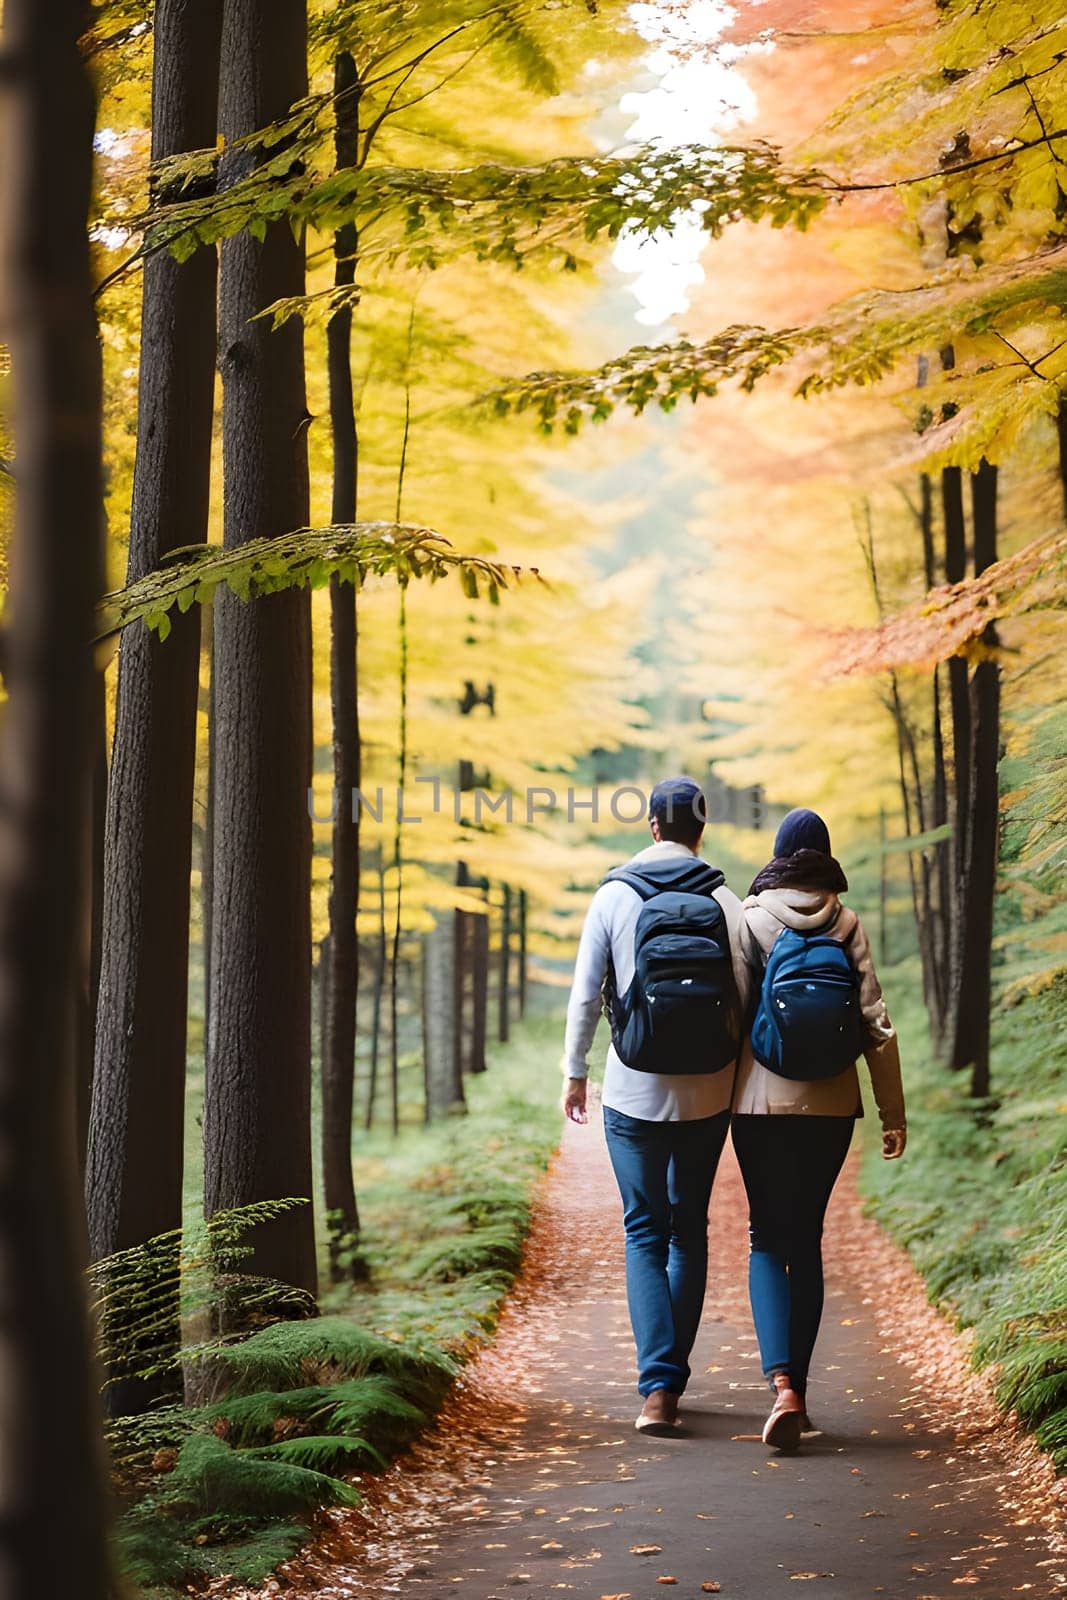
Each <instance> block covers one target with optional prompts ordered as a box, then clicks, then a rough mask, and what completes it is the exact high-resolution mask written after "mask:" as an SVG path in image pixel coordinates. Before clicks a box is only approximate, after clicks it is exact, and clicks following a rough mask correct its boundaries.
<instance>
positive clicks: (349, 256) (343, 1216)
mask: <svg viewBox="0 0 1067 1600" xmlns="http://www.w3.org/2000/svg"><path fill="white" fill-rule="evenodd" d="M333 86H334V95H335V97H336V98H335V108H336V109H335V116H336V119H337V121H336V132H335V138H334V147H335V151H336V165H337V169H338V171H340V170H342V169H343V168H346V167H354V166H355V165H356V162H357V160H358V156H359V77H358V74H357V71H356V64H355V62H354V61H353V59H352V57H351V56H350V55H349V54H348V52H347V51H344V52H342V54H341V55H339V56H338V58H337V63H336V66H335V68H334V80H333ZM358 243H359V241H358V238H357V235H356V229H355V225H354V224H352V223H348V224H346V225H345V226H344V227H343V228H341V229H339V230H338V232H337V234H336V235H335V238H334V253H335V255H336V258H337V262H336V266H335V268H334V283H336V284H338V285H341V286H346V285H350V284H353V283H354V282H355V277H356V250H357V246H358ZM326 338H327V364H328V370H329V382H330V426H331V429H332V434H333V508H332V520H333V521H334V522H335V523H344V522H354V521H355V520H356V486H357V481H358V451H359V441H358V438H357V434H356V408H355V401H354V398H353V393H352V309H351V307H350V306H345V307H343V308H342V309H341V310H340V311H338V312H336V313H335V315H334V316H333V317H331V318H330V323H329V326H328V328H327V331H326ZM330 628H331V633H330V698H331V707H332V716H333V840H332V876H331V880H330V937H329V942H328V944H327V946H326V950H327V957H326V981H325V986H324V995H323V999H324V1007H325V1027H324V1029H323V1041H322V1174H323V1187H324V1190H325V1198H326V1219H327V1227H328V1229H329V1234H330V1275H331V1277H332V1278H333V1279H334V1281H335V1282H337V1281H339V1280H340V1279H341V1278H342V1277H346V1276H348V1277H354V1278H360V1277H365V1276H366V1265H365V1263H364V1262H363V1260H362V1257H361V1256H360V1254H359V1251H358V1249H357V1243H358V1239H359V1208H358V1206H357V1203H356V1188H355V1182H354V1180H353V1176H352V1100H353V1092H354V1085H355V1070H356V998H357V993H358V986H359V944H358V941H357V937H356V914H357V912H358V909H359V818H360V807H359V806H358V805H353V795H354V793H355V791H356V790H357V789H358V788H359V783H360V768H361V759H360V757H361V750H360V732H359V697H358V682H357V671H356V652H357V643H358V641H357V632H356V591H355V587H354V586H353V585H352V584H350V583H342V582H341V581H340V580H339V579H338V578H336V577H335V578H333V579H331V581H330Z"/></svg>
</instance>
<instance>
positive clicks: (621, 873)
mask: <svg viewBox="0 0 1067 1600" xmlns="http://www.w3.org/2000/svg"><path fill="white" fill-rule="evenodd" d="M603 882H604V883H625V884H626V886H627V888H628V889H632V890H633V891H634V893H635V894H638V895H640V897H641V899H642V900H651V899H653V897H654V896H655V895H657V894H662V892H663V888H664V885H663V884H661V883H652V882H650V880H649V879H648V878H645V877H643V876H642V874H641V873H640V872H638V871H637V869H636V868H635V867H613V868H612V869H611V871H610V872H609V873H608V875H607V877H606V878H604V880H603ZM602 886H603V885H602Z"/></svg>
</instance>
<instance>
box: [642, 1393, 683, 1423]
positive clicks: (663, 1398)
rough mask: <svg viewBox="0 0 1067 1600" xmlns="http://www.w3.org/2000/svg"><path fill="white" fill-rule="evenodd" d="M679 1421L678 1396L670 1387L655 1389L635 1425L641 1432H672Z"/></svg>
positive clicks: (647, 1398)
mask: <svg viewBox="0 0 1067 1600" xmlns="http://www.w3.org/2000/svg"><path fill="white" fill-rule="evenodd" d="M677 1422H678V1396H677V1395H676V1394H674V1393H672V1391H671V1390H670V1389H653V1391H652V1393H651V1394H650V1395H647V1396H646V1397H645V1403H644V1405H643V1406H642V1407H641V1415H640V1416H639V1417H638V1419H637V1421H636V1422H635V1423H634V1427H635V1428H636V1429H637V1431H638V1432H639V1433H672V1432H673V1431H674V1428H675V1427H676V1425H677Z"/></svg>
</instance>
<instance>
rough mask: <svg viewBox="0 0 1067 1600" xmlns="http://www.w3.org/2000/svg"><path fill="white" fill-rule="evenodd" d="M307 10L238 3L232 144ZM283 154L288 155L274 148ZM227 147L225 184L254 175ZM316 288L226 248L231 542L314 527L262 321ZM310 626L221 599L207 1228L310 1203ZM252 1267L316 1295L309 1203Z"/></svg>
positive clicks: (264, 96) (275, 235)
mask: <svg viewBox="0 0 1067 1600" xmlns="http://www.w3.org/2000/svg"><path fill="white" fill-rule="evenodd" d="M306 51H307V16H306V7H305V3H304V0H269V3H268V0H225V5H224V11H223V32H222V70H221V83H220V125H221V132H222V134H223V137H224V139H225V141H226V144H227V145H230V144H232V142H233V141H234V140H237V139H240V138H241V137H243V136H245V135H248V134H250V133H252V132H254V131H255V130H256V129H259V128H262V127H265V126H266V125H267V124H269V123H271V122H273V121H275V120H276V119H278V118H280V117H282V116H284V115H285V113H286V112H287V111H288V110H289V108H290V106H292V105H293V103H294V102H295V101H297V100H299V99H301V98H302V97H303V96H304V95H305V94H306V92H307V70H306ZM274 154H275V155H276V154H277V152H276V150H275V152H274ZM255 159H256V157H255V154H254V153H250V152H248V151H236V152H235V151H232V150H230V151H228V152H227V151H226V150H224V153H223V158H222V162H221V167H220V183H221V184H222V186H223V187H225V186H226V185H227V184H229V183H231V182H233V181H235V180H236V179H237V178H238V177H240V176H241V175H242V174H243V173H244V172H245V171H247V170H248V163H249V162H250V161H253V160H255ZM303 287H304V252H303V245H302V243H298V242H297V241H296V240H294V238H293V235H292V232H291V230H290V228H289V225H288V223H287V222H280V223H276V224H273V225H272V226H271V227H270V228H269V229H268V231H267V235H266V237H265V239H264V240H263V241H262V242H260V241H258V240H256V239H254V238H253V237H252V236H251V235H250V234H249V233H247V232H245V233H241V234H239V235H237V236H236V237H235V238H233V239H229V240H227V241H226V242H225V243H224V244H223V246H222V249H221V256H220V275H219V365H220V368H221V371H222V383H223V473H224V484H225V522H224V530H223V534H224V542H225V544H226V546H227V548H233V547H235V546H239V545H241V544H243V543H245V542H246V541H247V540H249V539H251V538H254V537H256V536H258V535H262V534H275V533H282V532H285V531H286V530H289V529H292V528H299V527H301V526H304V525H305V524H306V522H307V516H308V469H307V439H306V435H307V424H308V420H309V419H308V414H307V403H306V398H305V389H304V355H303V331H302V326H301V323H300V321H299V319H298V318H294V319H292V320H291V321H289V322H288V323H286V324H285V325H284V327H282V328H281V329H279V330H278V331H277V332H273V331H271V325H270V322H269V320H263V319H260V320H255V321H253V320H251V319H253V318H254V317H255V316H256V313H257V312H259V311H262V310H263V309H264V307H266V306H268V305H270V304H271V302H272V301H274V300H277V299H280V298H282V297H284V296H289V295H298V294H300V293H301V292H302V291H303ZM310 643H311V641H310V613H309V606H308V598H307V595H306V594H305V593H302V592H300V591H297V590H294V591H290V592H287V593H282V594H275V595H271V596H268V597H267V598H265V599H260V600H257V601H256V602H255V603H254V604H243V603H242V602H241V601H239V600H236V599H235V598H234V597H233V596H231V595H220V596H219V597H218V598H217V600H216V606H215V632H214V711H215V772H214V819H213V835H214V838H213V842H214V908H213V916H212V949H211V1001H210V1029H209V1034H208V1050H207V1083H206V1097H205V1107H204V1200H205V1208H206V1210H207V1212H208V1214H209V1215H210V1214H212V1213H214V1212H216V1211H218V1210H220V1209H222V1208H229V1207H234V1206H242V1205H247V1204H250V1203H252V1202H254V1201H262V1200H269V1199H276V1198H281V1197H297V1198H301V1199H306V1200H308V1201H310V1198H311V1123H310V1033H311V929H310V911H309V905H310V862H311V820H310V816H309V813H308V805H307V795H308V787H309V784H310V777H311V650H310ZM250 1243H251V1245H252V1249H253V1256H252V1260H251V1267H252V1270H254V1271H257V1272H260V1273H263V1274H266V1275H269V1276H272V1277H276V1278H280V1279H282V1280H283V1281H285V1282H286V1283H291V1284H296V1285H298V1286H301V1287H303V1288H307V1289H310V1290H314V1289H315V1286H316V1270H315V1243H314V1228H313V1218H312V1211H311V1206H310V1204H308V1205H305V1206H300V1207H297V1208H295V1209H294V1210H291V1211H289V1212H288V1213H287V1214H285V1215H284V1216H283V1217H281V1218H279V1219H276V1220H275V1221H273V1222H271V1223H269V1224H268V1225H266V1226H265V1227H263V1228H262V1229H260V1230H258V1232H257V1234H256V1235H255V1236H254V1237H252V1238H251V1240H250Z"/></svg>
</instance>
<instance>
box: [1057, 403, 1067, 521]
mask: <svg viewBox="0 0 1067 1600" xmlns="http://www.w3.org/2000/svg"><path fill="white" fill-rule="evenodd" d="M1056 436H1057V439H1058V441H1059V447H1060V453H1059V461H1060V487H1061V489H1062V490H1063V515H1064V518H1065V519H1067V396H1065V395H1063V394H1062V393H1061V395H1060V406H1059V410H1058V411H1057V413H1056Z"/></svg>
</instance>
